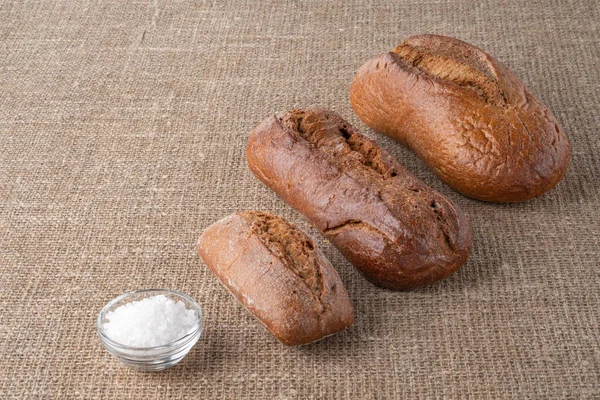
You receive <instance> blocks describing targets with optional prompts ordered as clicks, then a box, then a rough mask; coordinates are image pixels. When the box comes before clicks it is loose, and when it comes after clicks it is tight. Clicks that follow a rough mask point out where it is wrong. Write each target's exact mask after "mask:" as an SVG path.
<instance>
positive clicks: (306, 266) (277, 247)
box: [239, 211, 323, 303]
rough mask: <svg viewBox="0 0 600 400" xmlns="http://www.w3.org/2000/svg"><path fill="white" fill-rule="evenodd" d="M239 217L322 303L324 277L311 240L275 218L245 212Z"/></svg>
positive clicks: (266, 214) (260, 213) (290, 225)
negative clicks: (248, 224) (246, 222)
mask: <svg viewBox="0 0 600 400" xmlns="http://www.w3.org/2000/svg"><path fill="white" fill-rule="evenodd" d="M239 215H240V216H241V217H242V218H244V219H245V220H246V221H248V222H249V223H250V224H251V229H252V233H253V234H255V235H256V236H257V237H258V238H259V240H260V241H261V242H262V243H263V244H264V245H265V246H266V247H267V249H269V251H270V252H271V253H273V255H274V256H275V257H277V258H278V259H279V260H281V263H282V264H283V265H284V266H285V267H287V268H288V269H289V270H290V271H292V272H293V273H294V274H295V275H296V276H297V277H298V278H300V279H301V280H302V281H303V282H304V284H305V285H306V286H307V287H308V288H309V289H310V291H311V292H312V294H313V295H314V297H315V299H317V300H318V301H319V303H322V296H323V277H322V274H321V271H320V270H319V267H318V266H317V264H316V259H315V246H314V245H313V243H312V240H311V239H310V238H309V237H308V236H307V235H306V234H305V233H304V232H302V231H301V230H300V229H298V228H296V227H295V226H293V225H292V224H290V223H289V222H287V221H286V220H284V219H283V218H279V217H277V216H275V215H273V214H269V213H266V212H262V211H245V212H242V213H239Z"/></svg>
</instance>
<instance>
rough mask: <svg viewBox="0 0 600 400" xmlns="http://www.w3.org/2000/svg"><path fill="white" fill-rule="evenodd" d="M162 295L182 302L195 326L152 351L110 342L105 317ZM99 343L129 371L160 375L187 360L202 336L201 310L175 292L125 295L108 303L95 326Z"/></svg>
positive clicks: (148, 348)
mask: <svg viewBox="0 0 600 400" xmlns="http://www.w3.org/2000/svg"><path fill="white" fill-rule="evenodd" d="M157 295H164V296H166V297H168V298H170V299H172V300H174V301H182V302H183V303H184V304H185V307H186V308H187V309H188V310H194V311H195V312H196V316H197V317H198V322H197V324H196V325H195V326H194V327H193V328H192V329H191V330H190V331H189V332H188V333H187V334H185V335H184V336H182V337H180V338H179V339H177V340H174V341H172V342H170V343H167V344H165V345H161V346H155V347H132V346H127V345H124V344H120V343H117V342H115V341H114V340H112V339H111V338H110V337H108V335H107V334H106V332H105V330H104V324H105V323H106V322H108V320H107V319H106V315H107V314H108V313H109V312H110V311H113V310H115V309H116V308H117V307H120V306H122V305H124V304H127V303H131V302H133V301H139V300H142V299H145V298H147V297H152V296H157ZM96 328H97V329H98V336H99V337H100V342H101V343H102V345H103V346H104V348H105V349H106V350H108V352H109V353H110V354H112V355H113V356H115V357H116V358H117V359H118V360H119V361H121V362H122V363H123V364H125V365H126V366H128V367H131V368H135V369H138V370H141V371H161V370H163V369H166V368H169V367H172V366H173V365H175V364H177V363H178V362H179V361H181V360H182V359H183V357H185V356H186V354H187V353H188V352H189V351H190V350H191V349H192V347H194V345H195V344H196V342H197V341H198V339H200V335H201V334H202V308H200V306H199V305H198V303H196V302H195V301H194V299H192V298H191V297H189V296H186V295H185V294H183V293H179V292H176V291H174V290H162V289H144V290H136V291H134V292H130V293H125V294H124V295H121V296H119V297H117V298H116V299H114V300H113V301H111V302H110V303H108V304H107V305H106V306H105V307H104V308H103V309H102V311H100V314H98V320H97V322H96Z"/></svg>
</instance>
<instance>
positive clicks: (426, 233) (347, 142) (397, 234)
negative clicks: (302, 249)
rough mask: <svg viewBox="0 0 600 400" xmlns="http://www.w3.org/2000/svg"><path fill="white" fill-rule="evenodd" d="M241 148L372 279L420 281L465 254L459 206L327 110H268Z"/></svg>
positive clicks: (396, 285)
mask: <svg viewBox="0 0 600 400" xmlns="http://www.w3.org/2000/svg"><path fill="white" fill-rule="evenodd" d="M246 156H247V158H248V165H249V167H250V169H251V170H252V172H253V173H254V174H255V175H256V176H257V177H258V178H259V179H260V180H261V181H263V182H264V183H265V184H266V185H267V186H268V187H270V188H271V189H273V190H274V191H275V192H276V193H277V194H279V196H281V198H283V200H285V201H286V202H287V203H288V204H290V205H291V206H292V207H294V208H296V209H297V210H298V211H300V212H301V213H302V214H303V215H304V216H305V217H306V218H307V219H308V220H309V221H310V222H311V223H312V224H313V225H314V226H315V227H316V228H317V229H318V230H320V231H321V232H322V233H323V235H325V237H327V238H328V239H329V240H330V241H331V242H332V243H333V244H334V245H335V246H336V247H337V248H338V249H339V250H340V251H341V252H342V254H344V256H345V257H346V258H347V259H348V260H349V261H350V262H351V263H352V264H354V265H355V266H356V267H357V268H358V269H359V270H360V271H361V272H362V273H363V274H364V275H365V276H366V277H367V279H369V280H370V281H371V282H373V283H375V284H377V285H380V286H384V287H387V288H391V289H396V290H401V289H411V288H415V287H418V286H423V285H427V284H429V283H432V282H435V281H437V280H439V279H442V278H444V277H446V276H448V275H450V274H451V273H452V272H454V271H455V270H456V269H457V268H458V267H460V266H461V265H462V264H463V263H464V262H465V261H466V260H467V257H468V256H469V253H470V251H471V232H470V229H469V226H468V224H467V221H466V219H465V217H464V215H463V214H462V213H461V212H460V211H459V210H458V208H457V207H455V206H454V205H453V204H452V203H450V201H448V200H447V199H446V198H444V197H443V196H442V195H440V194H439V193H437V192H435V191H433V190H432V189H431V188H429V187H428V186H426V185H425V184H424V183H422V182H421V181H419V180H418V179H417V178H415V177H414V176H413V175H411V174H410V173H409V172H408V171H407V170H406V169H404V167H402V165H400V163H398V161H396V160H395V159H394V158H393V157H392V156H391V155H390V154H388V153H387V152H386V151H385V150H383V149H382V148H380V147H379V146H378V145H377V144H376V143H374V142H372V141H371V140H369V139H368V138H366V137H365V136H363V135H361V134H360V133H359V132H358V131H357V130H356V129H354V128H353V127H352V126H350V124H348V123H347V122H346V121H344V120H343V119H342V118H341V117H340V116H339V115H337V114H335V113H333V112H331V111H327V110H318V109H300V110H294V111H291V112H288V113H286V114H283V115H280V116H273V117H270V118H267V119H266V120H265V121H263V122H262V123H261V124H260V125H259V126H258V127H256V128H255V129H254V130H253V131H252V133H251V134H250V138H249V139H248V146H247V148H246Z"/></svg>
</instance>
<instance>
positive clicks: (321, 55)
mask: <svg viewBox="0 0 600 400" xmlns="http://www.w3.org/2000/svg"><path fill="white" fill-rule="evenodd" d="M599 11H600V6H599V3H598V2H597V1H587V0H580V1H559V0H555V1H541V0H535V1H526V2H525V1H520V0H515V1H495V0H485V1H472V2H471V1H444V0H437V1H427V2H422V1H419V0H404V1H394V2H390V1H383V0H382V1H375V0H373V1H358V0H357V1H341V0H340V1H331V2H326V1H289V0H288V1H272V2H259V1H247V2H231V1H204V2H202V1H191V0H190V1H179V0H174V1H154V2H152V1H136V2H133V1H120V0H112V1H89V2H87V1H71V0H55V1H19V0H9V1H1V2H0V135H1V137H0V287H1V289H0V290H1V292H0V307H1V308H0V371H2V372H0V397H1V398H3V399H4V398H32V399H35V398H44V399H46V398H57V399H65V398H81V399H92V398H118V399H129V398H143V399H163V398H173V399H183V398H230V399H241V398H256V399H313V398H314V399H334V398H336V399H337V398H339V399H391V398H422V399H427V398H532V399H540V398H552V399H555V398H573V399H575V398H588V399H592V398H596V399H597V398H600V383H599V381H600V327H599V320H600V311H599V310H600V268H599V267H600V265H599V264H600V250H599V244H600V216H599V213H598V204H599V202H600V183H599V182H598V179H599V177H598V170H599V166H600V135H599V134H598V127H599V125H600V124H599V122H600V117H599V115H600V107H599V98H600V86H599V83H598V82H599V65H600V60H599V56H598V55H599V54H600V39H599V36H600V32H599V29H598V28H599V26H600V23H599V21H600V13H599ZM417 33H439V34H447V35H451V36H456V37H458V38H461V39H463V40H466V41H468V42H471V43H473V44H475V45H478V46H480V47H483V48H484V49H486V50H487V51H489V52H490V53H492V54H494V55H495V56H496V57H497V58H499V59H500V60H502V61H503V62H505V63H506V64H507V65H508V66H510V67H511V68H513V69H514V70H515V71H516V72H517V73H518V74H519V75H520V76H521V77H522V78H523V80H524V81H525V82H526V83H527V84H528V85H529V86H530V88H531V89H532V90H533V91H534V92H535V93H537V94H538V95H539V96H540V97H541V98H542V99H543V100H544V101H545V102H546V103H547V104H548V106H549V107H550V108H551V109H552V110H553V111H554V113H555V114H556V116H557V118H558V120H559V121H560V122H561V124H562V126H563V127H564V129H565V131H566V132H567V134H568V136H569V138H570V140H571V143H572V148H573V151H572V162H571V165H570V168H569V171H568V173H567V175H566V177H565V179H564V180H563V181H562V182H561V183H560V184H559V185H558V187H557V188H556V189H555V190H553V191H551V192H550V193H548V194H547V195H545V196H543V197H541V198H539V199H536V200H534V201H529V202H527V203H524V204H516V205H499V204H486V203H481V202H478V201H474V200H470V199H467V198H465V197H463V196H460V195H458V194H457V193H455V192H453V191H452V190H450V189H449V188H448V187H447V186H445V185H444V184H443V183H441V182H440V181H439V180H437V179H436V178H435V177H434V176H433V175H432V174H431V172H430V171H429V170H428V169H427V168H425V167H424V165H423V164H422V163H421V162H420V161H419V160H418V159H417V158H416V157H415V156H413V154H411V153H410V152H408V151H406V150H405V149H403V148H402V147H401V146H400V145H398V144H396V143H394V142H392V141H390V140H387V139H386V138H383V137H382V136H380V135H378V134H376V133H374V132H372V131H370V130H368V129H367V128H366V127H365V126H364V125H363V124H362V123H361V122H360V121H359V120H358V118H357V117H356V115H354V113H353V112H352V109H351V107H350V104H349V100H348V89H349V84H350V82H351V80H352V77H353V74H354V72H355V71H356V70H357V68H358V67H359V66H360V65H361V64H362V63H363V62H364V61H365V60H367V59H368V58H369V57H371V56H373V55H376V54H378V53H380V52H382V51H385V50H387V49H390V48H392V47H393V46H395V45H396V44H397V43H398V42H400V41H402V40H403V39H405V38H406V37H408V36H409V35H412V34H417ZM298 106H323V107H330V108H332V109H334V110H336V111H337V112H339V113H341V114H342V115H343V116H344V117H346V118H347V119H348V120H349V121H350V122H351V123H353V124H355V125H356V126H357V127H358V128H360V129H362V130H364V131H365V132H366V133H367V134H369V135H372V136H373V137H376V138H377V140H378V141H379V142H380V143H382V145H383V146H384V147H385V148H386V149H388V150H389V151H391V152H392V153H393V154H394V155H395V156H397V157H398V159H399V160H400V161H401V162H402V163H404V164H405V165H406V166H407V167H408V169H409V170H411V171H413V172H414V173H415V174H416V175H417V176H418V177H420V178H421V179H422V180H424V181H425V182H426V183H428V184H429V185H431V186H432V187H434V188H435V189H437V190H439V191H441V192H442V193H443V194H445V195H447V196H448V197H449V198H451V199H452V200H453V201H455V202H456V203H458V204H459V205H460V206H461V207H462V208H463V209H464V210H465V211H466V213H467V214H468V216H469V218H470V221H471V224H472V227H473V232H474V249H473V253H472V256H471V258H470V260H469V262H468V264H466V265H465V266H464V267H463V268H462V269H461V270H460V271H459V272H458V273H456V274H455V275H454V276H452V277H451V278H449V279H447V280H446V281H444V282H441V283H439V284H436V285H434V286H431V287H428V288H425V289H422V290H417V291H414V292H409V293H395V292H390V291H386V290H381V289H378V288H376V287H374V286H372V285H371V284H369V283H367V282H366V281H365V280H364V279H363V278H362V277H361V276H360V275H359V274H358V273H357V272H356V270H354V269H353V268H352V267H351V266H350V265H349V264H348V263H347V262H346V261H344V259H343V258H342V257H341V256H340V254H339V253H338V252H337V250H335V249H334V248H333V247H332V246H331V245H330V244H329V243H327V242H325V241H324V240H323V239H322V238H321V237H319V236H318V235H317V233H316V232H315V231H314V230H312V229H311V228H310V227H309V226H308V224H307V223H306V222H305V221H304V220H303V219H302V217H301V216H300V215H299V214H297V213H296V212H295V211H293V210H292V209H290V208H289V207H287V206H286V204H285V203H283V202H282V201H281V200H280V199H279V198H278V197H277V196H276V195H275V194H274V193H272V192H271V191H269V190H268V189H267V188H266V187H264V186H263V185H262V184H261V183H260V182H259V181H258V180H256V179H255V178H254V177H253V176H252V175H251V173H250V172H249V170H248V169H247V167H246V162H245V157H244V147H245V141H246V137H247V135H248V133H249V131H250V130H251V129H252V128H253V126H254V125H256V124H257V123H258V122H259V121H261V120H262V119H263V118H265V117H266V116H268V115H269V114H270V113H273V112H276V111H281V110H285V109H289V108H293V107H298ZM252 208H256V209H263V210H269V211H272V212H275V213H278V214H280V215H283V216H285V217H286V218H288V219H289V220H290V221H293V222H295V223H297V224H299V225H300V226H301V227H302V228H304V229H307V230H309V231H310V232H311V233H312V234H313V235H315V237H317V238H318V241H319V243H320V245H321V247H322V249H323V250H324V252H325V254H326V255H327V256H328V257H329V258H330V260H331V261H332V262H333V264H334V265H335V266H336V267H337V268H338V270H339V272H340V274H341V276H342V279H343V281H344V283H345V284H346V286H347V289H348V291H349V293H350V296H351V298H352V301H353V304H354V306H355V309H356V315H357V319H356V323H355V325H354V326H353V327H352V328H350V329H348V330H347V331H345V332H343V333H341V334H339V335H336V336H334V337H331V338H328V339H326V340H324V341H322V342H319V343H317V344H314V345H310V346H307V347H304V348H286V347H284V346H282V345H280V344H278V343H277V342H276V341H275V340H274V339H273V338H272V337H271V336H270V335H268V334H267V333H266V332H265V331H264V330H263V328H262V327H261V326H260V325H259V324H258V323H257V322H256V321H254V320H253V318H252V317H250V316H249V315H248V314H247V313H246V312H245V311H244V310H243V309H242V307H241V306H240V305H238V304H237V303H236V302H235V301H234V300H233V299H232V298H231V297H230V296H229V295H228V294H227V293H226V292H225V291H224V290H223V289H222V288H221V287H220V286H219V285H218V283H217V282H216V280H215V279H214V278H213V277H212V276H211V275H210V274H209V273H208V272H207V270H206V268H205V267H204V266H203V265H202V263H201V261H200V260H199V258H198V257H197V256H196V254H195V251H194V244H195V241H196V239H197V237H198V235H199V234H200V232H201V231H202V230H203V229H204V228H205V227H207V226H208V225H209V224H210V223H212V222H213V221H215V220H216V219H218V218H221V217H223V216H225V215H227V214H230V213H232V212H234V211H238V210H245V209H252ZM150 287H160V288H171V289H177V290H181V291H183V292H185V293H188V294H190V295H191V296H192V297H194V298H195V299H197V301H198V302H199V303H200V304H201V305H203V307H204V310H205V314H206V318H205V323H206V330H205V333H204V335H203V337H202V338H201V340H200V342H199V343H198V345H197V346H196V347H195V348H194V349H193V350H192V352H191V353H190V354H189V356H188V357H187V358H186V359H185V360H184V361H183V362H182V363H181V364H179V365H177V366H176V367H174V368H172V369H170V370H168V371H165V372H162V373H156V374H143V373H136V372H134V371H131V370H128V369H126V368H124V367H121V366H120V364H118V363H117V362H116V361H115V360H114V359H113V358H112V357H111V356H109V355H108V353H106V352H105V351H104V350H103V349H102V348H101V347H100V345H99V342H98V340H97V337H96V331H95V325H94V323H95V318H96V315H97V313H98V312H99V310H100V309H101V307H102V306H103V305H104V304H105V303H107V302H108V301H109V300H111V299H112V298H114V297H116V296H117V295H119V294H121V293H124V292H126V291H129V290H134V289H139V288H150Z"/></svg>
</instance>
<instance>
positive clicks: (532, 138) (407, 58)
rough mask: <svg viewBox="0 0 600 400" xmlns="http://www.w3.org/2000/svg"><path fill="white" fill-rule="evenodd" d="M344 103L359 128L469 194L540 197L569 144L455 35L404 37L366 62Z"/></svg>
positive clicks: (527, 97) (526, 94)
mask: <svg viewBox="0 0 600 400" xmlns="http://www.w3.org/2000/svg"><path fill="white" fill-rule="evenodd" d="M350 100H351V102H352V107H353V108H354V111H355V112H356V113H357V114H358V116H359V117H360V118H361V120H363V122H364V123H365V124H367V125H368V126H369V127H371V128H372V129H374V130H376V131H378V132H382V133H384V134H386V135H388V136H390V137H391V138H393V139H395V140H397V141H398V142H400V143H402V144H403V145H405V146H407V147H408V148H410V149H411V150H413V151H415V152H416V153H417V155H418V156H419V157H420V158H421V159H422V160H423V161H424V162H425V163H426V164H427V165H428V166H429V167H431V168H432V169H433V171H434V172H435V173H436V174H437V175H438V176H439V177H440V178H441V179H442V180H443V181H445V182H446V183H447V184H448V185H450V186H451V187H452V188H454V189H455V190H456V191H458V192H460V193H462V194H464V195H466V196H469V197H472V198H475V199H479V200H484V201H497V202H515V201H524V200H528V199H531V198H533V197H536V196H539V195H541V194H543V193H545V192H547V191H548V190H550V189H551V188H553V187H554V186H555V185H556V184H557V183H558V182H559V181H560V179H561V178H562V177H563V175H564V174H565V172H566V169H567V165H568V163H569V155H570V147H569V142H568V140H567V137H566V135H565V134H564V132H563V131H562V129H561V128H560V127H559V125H558V123H557V121H556V118H555V117H554V116H553V115H552V113H551V112H550V111H549V110H548V108H547V107H546V106H545V105H544V104H543V103H542V102H541V101H539V100H538V99H537V98H536V97H535V96H534V95H533V94H532V93H531V92H530V91H529V90H528V89H527V88H526V87H525V85H524V84H523V82H522V81H521V80H520V79H519V78H518V77H517V76H516V75H515V74H514V73H513V72H512V71H510V70H509V69H508V68H507V67H505V66H504V65H503V64H502V63H500V62H499V61H497V60H496V59H494V58H493V57H491V56H489V55H488V54H486V53H485V52H483V51H482V50H480V49H478V48H476V47H474V46H471V45H469V44H467V43H465V42H462V41H460V40H457V39H453V38H449V37H444V36H435V35H421V36H413V37H411V38H409V39H408V40H406V41H405V42H404V43H402V44H400V45H399V46H397V47H396V48H395V49H394V50H392V51H391V52H389V53H385V54H382V55H380V56H377V57H375V58H373V59H371V60H369V61H368V62H367V63H365V64H364V65H363V66H362V67H361V68H360V69H359V71H358V73H357V74H356V77H355V78H354V80H353V82H352V86H351V88H350Z"/></svg>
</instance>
